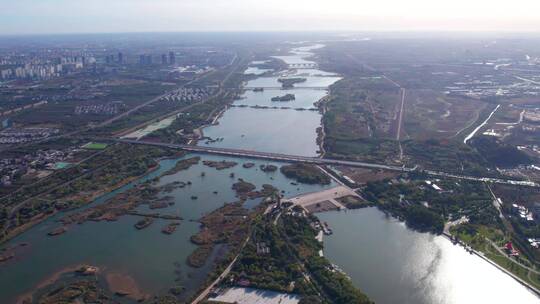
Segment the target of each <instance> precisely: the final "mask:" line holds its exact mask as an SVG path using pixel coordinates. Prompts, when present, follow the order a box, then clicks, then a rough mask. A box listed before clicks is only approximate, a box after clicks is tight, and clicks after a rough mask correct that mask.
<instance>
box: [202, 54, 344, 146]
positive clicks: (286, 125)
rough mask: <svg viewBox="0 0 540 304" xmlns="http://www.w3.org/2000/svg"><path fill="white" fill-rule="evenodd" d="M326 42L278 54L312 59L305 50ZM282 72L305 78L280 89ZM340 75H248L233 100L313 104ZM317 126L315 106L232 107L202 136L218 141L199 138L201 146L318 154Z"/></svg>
mask: <svg viewBox="0 0 540 304" xmlns="http://www.w3.org/2000/svg"><path fill="white" fill-rule="evenodd" d="M321 47H324V45H320V44H317V45H313V46H307V47H299V48H295V49H293V50H292V52H291V55H288V56H278V57H275V58H279V59H281V60H283V61H284V62H285V63H287V64H292V63H313V61H309V60H307V59H306V58H308V57H311V56H312V55H313V53H310V52H309V51H311V50H314V49H317V48H321ZM282 77H289V78H292V77H303V78H306V79H307V80H306V82H303V83H300V84H298V85H297V86H298V87H300V88H292V89H287V90H282V89H280V87H281V83H279V81H278V79H279V78H282ZM339 79H341V78H340V77H339V76H337V75H335V74H334V73H328V72H324V71H320V70H317V69H305V70H304V69H299V70H296V69H289V70H285V71H280V72H279V73H276V74H275V75H274V76H272V77H259V78H256V79H254V80H250V81H249V82H248V83H247V84H246V86H245V88H246V89H247V90H246V92H245V93H244V94H243V95H242V96H241V99H240V100H237V101H236V102H235V104H236V105H249V106H255V105H259V106H268V107H291V108H304V109H309V108H314V106H313V103H315V102H317V101H319V100H320V99H321V98H323V97H324V96H326V95H327V94H328V92H327V90H326V88H327V87H328V86H330V85H332V84H333V83H335V82H336V81H338V80H339ZM257 87H265V88H270V89H265V90H264V92H253V91H252V90H250V88H251V89H253V88H257ZM285 94H295V96H296V100H294V101H290V102H272V101H271V98H272V97H275V96H283V95H285ZM320 126H321V114H319V113H318V112H315V111H295V110H288V109H252V108H231V109H229V110H227V111H226V112H225V113H224V115H223V117H221V118H220V119H219V124H218V125H214V126H209V127H207V128H205V129H204V135H205V136H208V137H210V138H212V139H217V138H223V140H222V141H217V142H208V141H200V142H199V145H209V146H217V147H227V148H240V149H248V150H255V151H264V152H277V153H285V154H292V155H302V156H317V155H319V152H318V150H319V147H318V145H317V142H316V141H317V132H316V129H317V128H318V127H320Z"/></svg>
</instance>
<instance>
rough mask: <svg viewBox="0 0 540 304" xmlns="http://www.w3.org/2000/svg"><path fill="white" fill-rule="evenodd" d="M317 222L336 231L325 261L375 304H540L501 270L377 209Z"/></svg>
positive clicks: (328, 243)
mask: <svg viewBox="0 0 540 304" xmlns="http://www.w3.org/2000/svg"><path fill="white" fill-rule="evenodd" d="M317 216H318V217H319V218H320V219H321V221H324V222H327V223H328V224H329V225H330V227H331V229H332V231H333V234H332V235H328V236H325V237H324V256H325V257H327V258H328V259H329V260H330V261H331V262H332V263H334V264H337V265H339V267H340V268H341V269H343V270H344V271H345V272H346V273H347V274H348V275H349V276H350V277H351V279H352V280H353V282H354V284H355V286H357V287H360V288H362V290H363V291H364V292H365V293H366V294H367V295H369V296H370V298H372V299H373V300H374V301H375V302H376V303H397V302H399V303H405V304H413V303H414V304H430V303H443V304H460V303H505V302H508V301H509V302H515V303H531V304H532V303H538V297H537V295H535V294H534V293H532V292H531V291H529V289H528V288H526V287H524V286H523V285H521V284H520V283H518V282H517V281H515V280H514V279H513V277H511V276H508V275H507V274H506V272H502V271H500V269H499V268H498V267H493V265H492V264H491V263H489V262H487V261H485V260H484V259H482V258H481V257H479V256H477V255H475V254H470V253H468V252H467V251H465V250H464V249H463V248H461V247H459V246H455V245H453V244H452V242H450V241H449V240H448V239H447V238H446V237H443V236H435V235H433V234H428V233H418V232H415V231H413V230H411V229H409V228H407V227H406V225H405V224H404V223H403V222H401V221H398V220H396V219H395V218H393V217H391V216H388V215H385V214H384V213H382V212H381V211H380V210H378V209H377V208H367V209H359V210H348V211H347V212H338V211H334V212H326V213H321V214H318V215H317ZM389 289H391V290H392V291H393V292H392V293H388V290H389ZM493 290H498V291H499V292H497V293H493Z"/></svg>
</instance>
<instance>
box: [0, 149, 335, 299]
mask: <svg viewBox="0 0 540 304" xmlns="http://www.w3.org/2000/svg"><path fill="white" fill-rule="evenodd" d="M202 157H203V160H205V159H207V160H224V159H226V160H234V161H236V162H238V163H239V165H238V166H236V167H234V168H230V169H226V170H221V171H218V170H216V169H213V168H209V167H206V166H204V165H202V162H201V163H200V164H199V165H195V166H193V167H191V168H190V169H189V170H186V171H180V172H178V173H177V174H175V175H171V176H166V177H163V178H162V179H161V181H160V184H166V183H170V182H172V181H184V182H187V181H191V182H192V185H191V186H188V187H185V188H180V189H176V190H174V191H173V192H172V193H167V194H164V195H171V196H174V202H175V205H173V206H171V207H169V208H167V209H159V210H157V211H159V212H160V213H162V214H172V215H180V216H182V217H183V218H184V219H185V220H184V221H182V222H181V225H180V226H179V227H178V229H177V230H176V232H175V233H173V234H172V235H164V234H162V233H161V232H160V230H161V229H162V228H163V227H164V226H165V225H166V224H167V223H168V221H165V220H156V221H154V223H153V224H152V225H150V226H149V227H148V228H146V229H143V230H136V229H135V228H134V227H133V225H134V224H135V223H136V222H137V221H138V220H139V219H140V218H138V217H133V216H124V217H120V218H119V220H118V221H116V222H87V223H84V224H82V225H72V226H70V227H69V230H68V232H66V233H65V234H63V235H60V236H57V237H48V236H47V232H49V231H51V230H52V229H54V228H56V227H58V226H59V224H58V223H57V222H56V221H57V220H58V219H60V218H61V216H63V215H65V214H61V215H58V216H55V217H52V218H50V219H48V220H47V221H45V222H43V223H41V224H40V225H37V226H36V227H34V228H32V229H31V230H29V231H27V232H26V233H24V234H22V235H21V236H19V237H17V238H15V239H13V240H12V241H10V242H8V243H7V244H5V245H4V246H3V247H6V246H10V245H13V244H18V243H21V242H28V243H29V244H30V246H29V247H28V248H25V250H24V251H22V252H19V254H18V255H17V257H16V259H14V260H12V261H9V262H8V263H6V264H3V265H1V266H0V303H12V302H13V301H14V299H15V298H16V297H17V296H18V295H20V294H22V293H25V292H28V291H31V290H32V289H33V288H34V287H36V286H37V285H38V284H39V283H40V282H42V281H43V280H45V279H47V278H49V277H50V276H51V275H52V274H53V273H55V272H58V271H61V270H62V269H65V268H67V267H73V266H76V265H80V264H91V265H96V266H99V267H100V268H101V269H103V270H104V271H114V272H121V273H125V274H127V275H130V276H132V277H133V278H134V279H135V280H136V281H137V283H138V285H139V286H140V287H141V289H142V291H144V292H148V293H166V292H167V290H168V289H169V288H170V287H172V286H174V285H175V282H174V280H175V279H176V277H177V276H176V275H175V273H174V270H175V267H174V263H175V262H178V263H179V265H180V267H179V269H180V270H181V279H182V280H181V281H180V282H179V284H181V285H183V286H185V287H187V288H188V289H189V290H191V291H195V290H196V286H197V284H199V283H201V281H202V280H204V276H205V275H206V273H207V272H208V271H209V266H210V265H207V266H206V267H203V268H202V269H193V268H191V267H189V266H187V265H186V264H185V260H186V258H187V256H188V255H189V254H190V253H191V252H192V251H193V250H194V249H195V246H194V245H192V244H191V242H190V241H189V238H190V236H191V235H193V234H195V233H196V232H197V231H198V230H199V225H198V223H195V222H190V221H189V220H190V219H198V218H200V217H201V216H202V215H203V214H204V213H207V212H210V211H212V210H214V209H216V208H218V207H220V206H222V205H223V203H225V202H232V201H235V200H236V198H235V193H234V192H233V191H232V190H231V186H232V184H233V183H234V182H236V180H237V178H243V179H244V180H246V181H249V182H251V183H253V184H255V185H257V188H260V187H261V186H262V185H263V184H265V183H266V184H272V185H274V186H275V187H277V188H278V189H280V190H284V191H285V195H287V196H289V195H291V196H292V195H296V194H299V193H303V192H310V191H317V190H320V189H325V188H326V187H323V186H314V185H300V186H293V185H291V184H290V183H291V181H292V180H289V179H287V178H286V177H285V176H283V175H282V174H281V173H280V172H279V170H278V171H277V172H274V173H264V172H262V171H260V170H259V169H258V166H259V165H260V164H267V163H268V162H263V161H252V160H249V161H250V162H254V163H256V164H257V166H256V167H253V168H251V169H245V168H242V166H241V164H242V163H244V162H247V161H248V160H245V159H238V158H235V159H230V158H224V157H216V156H206V155H205V156H202ZM175 162H176V161H175V160H163V161H161V167H160V169H159V170H158V171H155V172H153V173H151V174H149V175H148V176H146V177H145V178H142V179H141V180H140V181H137V182H134V183H132V184H129V185H127V186H125V187H122V188H120V189H119V190H117V191H114V192H112V193H110V194H107V195H105V196H103V197H101V198H99V199H97V200H96V201H95V203H94V204H100V203H103V202H104V201H105V200H106V199H108V198H111V197H112V196H113V195H114V194H116V193H119V192H123V191H126V190H128V189H130V188H131V187H133V186H134V185H136V184H137V183H139V182H143V181H145V180H147V179H151V178H153V177H155V176H158V175H160V174H161V173H162V172H164V171H165V170H168V169H170V168H171V167H173V166H174V164H175ZM272 164H275V165H277V166H281V164H279V163H272ZM201 172H205V176H204V177H201ZM231 172H234V173H235V177H236V179H235V178H230V177H229V175H230V173H231ZM213 191H218V194H213ZM193 195H195V196H198V199H197V200H192V199H191V196H193ZM253 205H254V203H253V202H250V206H253ZM140 210H141V211H143V212H145V211H148V210H147V207H146V206H142V207H141V208H140ZM155 211H156V210H153V211H152V212H155ZM188 274H189V275H190V276H191V278H190V279H188V278H187V275H188Z"/></svg>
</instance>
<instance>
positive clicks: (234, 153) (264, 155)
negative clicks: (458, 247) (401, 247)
mask: <svg viewBox="0 0 540 304" xmlns="http://www.w3.org/2000/svg"><path fill="white" fill-rule="evenodd" d="M109 140H113V141H115V142H119V143H125V144H135V145H149V146H157V147H163V148H170V149H179V150H184V151H188V152H194V153H206V154H214V155H223V156H230V157H244V158H255V159H264V160H269V161H280V162H289V163H296V162H301V163H309V164H316V165H338V166H348V167H358V168H368V169H376V170H389V171H396V172H403V173H408V172H418V173H424V174H427V175H430V176H434V177H443V178H454V179H461V180H470V181H478V182H487V183H495V184H508V185H521V186H529V187H540V186H539V185H538V184H537V183H534V182H530V181H518V180H507V179H500V178H492V177H477V176H468V175H458V174H453V173H446V172H441V171H433V170H418V169H417V167H416V166H415V167H414V168H407V167H405V166H403V167H400V166H392V165H383V164H375V163H366V162H359V161H348V160H339V159H328V158H318V157H309V156H298V155H288V154H281V153H271V152H260V151H251V150H241V149H232V148H220V147H208V146H205V147H203V146H191V145H181V144H168V143H160V142H149V141H140V140H131V139H109Z"/></svg>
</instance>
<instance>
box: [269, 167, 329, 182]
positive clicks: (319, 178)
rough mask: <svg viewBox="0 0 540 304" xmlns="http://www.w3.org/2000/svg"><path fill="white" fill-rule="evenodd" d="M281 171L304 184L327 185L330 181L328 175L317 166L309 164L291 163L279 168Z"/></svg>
mask: <svg viewBox="0 0 540 304" xmlns="http://www.w3.org/2000/svg"><path fill="white" fill-rule="evenodd" d="M280 171H281V173H283V175H285V176H286V177H288V178H292V179H295V180H297V181H298V182H301V183H304V184H321V185H328V184H330V182H331V179H330V177H328V175H326V174H325V173H324V172H322V171H321V170H320V169H319V168H317V167H316V166H314V165H310V164H302V163H297V164H292V165H284V166H282V167H281V169H280Z"/></svg>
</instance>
